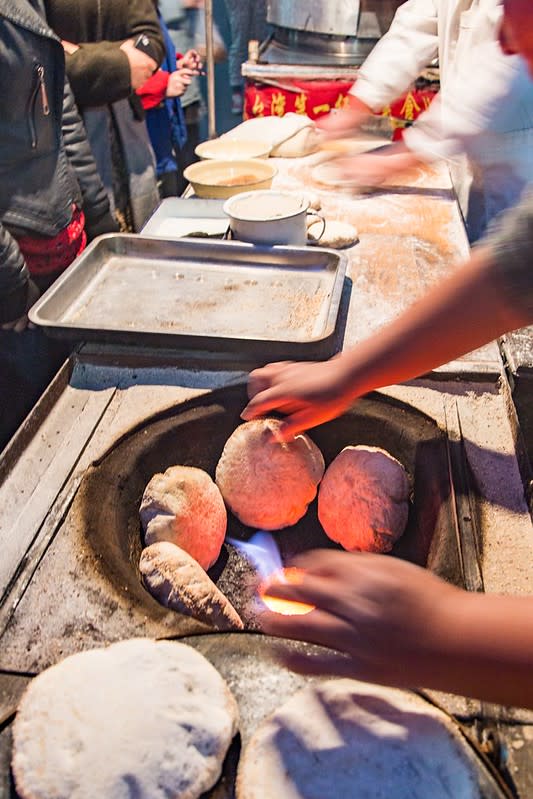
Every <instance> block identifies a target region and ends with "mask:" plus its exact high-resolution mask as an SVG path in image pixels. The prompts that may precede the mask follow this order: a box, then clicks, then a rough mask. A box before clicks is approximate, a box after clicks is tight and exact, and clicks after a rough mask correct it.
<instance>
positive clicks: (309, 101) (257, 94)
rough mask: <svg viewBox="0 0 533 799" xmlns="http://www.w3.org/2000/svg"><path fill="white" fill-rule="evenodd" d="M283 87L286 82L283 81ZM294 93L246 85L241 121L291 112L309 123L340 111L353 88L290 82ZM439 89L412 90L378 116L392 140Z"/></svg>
mask: <svg viewBox="0 0 533 799" xmlns="http://www.w3.org/2000/svg"><path fill="white" fill-rule="evenodd" d="M285 82H286V83H287V82H288V81H285ZM290 83H291V85H292V86H294V91H288V90H286V89H279V88H276V87H273V86H267V85H264V84H262V83H254V82H251V81H249V82H248V83H247V85H246V91H245V102H244V118H245V119H250V118H251V117H263V116H280V117H282V116H283V115H284V114H286V113H288V112H289V111H292V112H294V113H296V114H306V115H307V116H308V117H310V118H311V119H316V118H317V117H320V116H323V115H324V114H327V113H329V112H330V111H331V110H332V109H334V108H337V109H338V108H343V107H344V105H345V104H346V103H347V95H348V92H349V90H350V87H351V86H352V83H351V82H349V81H337V80H329V81H325V80H324V81H320V80H315V81H297V80H293V81H290ZM437 91H438V87H437V86H434V85H430V86H429V87H427V88H423V89H417V88H413V89H411V90H410V91H409V92H407V93H406V94H404V95H403V96H402V97H400V98H399V99H398V100H395V102H394V103H392V104H391V105H390V106H387V107H386V108H384V109H383V111H382V112H381V113H382V115H385V116H388V117H390V120H391V125H392V129H393V139H399V138H401V135H402V132H403V130H404V129H405V128H406V127H408V126H409V125H410V124H411V123H412V122H413V121H414V120H415V119H416V118H417V117H418V116H419V115H420V114H421V113H422V112H423V111H425V110H426V108H428V106H429V104H430V103H431V101H432V99H433V98H434V97H435V95H436V94H437Z"/></svg>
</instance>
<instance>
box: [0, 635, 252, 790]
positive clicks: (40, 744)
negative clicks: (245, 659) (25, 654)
mask: <svg viewBox="0 0 533 799" xmlns="http://www.w3.org/2000/svg"><path fill="white" fill-rule="evenodd" d="M237 728H238V708H237V704H236V702H235V699H234V698H233V695H232V693H231V691H230V690H229V688H228V686H227V685H226V683H225V681H224V680H223V678H222V677H221V675H220V674H219V673H218V671H217V670H216V669H215V668H214V667H213V666H212V665H211V664H210V663H209V661H208V660H206V658H204V656H203V655H201V654H200V653H199V652H197V651H196V650H195V649H193V648H192V647H190V646H186V645H185V644H180V643H176V642H174V641H152V640H149V639H147V638H136V639H132V640H129V641H121V642H120V643H117V644H113V645H112V646H109V647H107V648H105V649H92V650H89V651H87V652H82V653H80V654H77V655H72V656H71V657H68V658H66V659H65V660H63V661H62V662H61V663H58V664H57V665H55V666H52V667H51V668H49V669H47V670H46V671H44V672H42V673H41V674H40V675H39V676H38V677H36V678H35V679H34V680H33V681H32V682H31V683H30V685H29V687H28V689H27V690H26V693H25V694H24V696H23V697H22V700H21V703H20V705H19V709H18V712H17V716H16V719H15V722H14V725H13V759H12V768H13V774H14V777H15V784H16V788H17V792H18V795H19V796H20V797H21V799H73V797H76V799H95V797H102V799H104V797H105V799H123V797H125V796H130V797H131V796H135V797H136V799H197V797H199V796H201V795H202V794H203V793H204V792H205V791H207V790H209V789H210V788H211V787H212V786H213V785H214V784H215V783H216V781H217V780H218V778H219V776H220V773H221V771H222V765H223V762H224V758H225V756H226V752H227V750H228V748H229V745H230V743H231V741H232V738H233V736H234V735H235V733H236V731H237Z"/></svg>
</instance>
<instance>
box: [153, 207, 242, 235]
mask: <svg viewBox="0 0 533 799" xmlns="http://www.w3.org/2000/svg"><path fill="white" fill-rule="evenodd" d="M223 208H224V200H202V199H199V198H198V199H195V198H187V199H185V198H183V197H168V198H167V199H166V200H163V201H162V202H161V203H160V205H159V206H158V208H157V210H156V211H154V213H153V215H152V216H151V217H150V219H149V220H148V222H147V223H146V225H145V226H144V228H143V229H142V231H141V232H142V235H143V236H156V237H157V238H162V239H177V238H181V237H182V236H195V235H196V236H201V237H203V236H208V237H213V238H222V236H223V235H224V234H225V233H226V231H227V229H228V225H229V220H228V217H227V216H226V214H225V213H224V210H223Z"/></svg>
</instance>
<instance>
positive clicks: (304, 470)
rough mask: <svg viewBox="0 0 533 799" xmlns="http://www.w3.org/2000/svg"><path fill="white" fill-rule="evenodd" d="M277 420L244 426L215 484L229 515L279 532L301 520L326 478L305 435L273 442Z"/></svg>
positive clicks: (319, 455) (315, 449)
mask: <svg viewBox="0 0 533 799" xmlns="http://www.w3.org/2000/svg"><path fill="white" fill-rule="evenodd" d="M281 424H282V423H281V422H280V421H279V420H278V419H256V420H254V421H252V422H245V423H244V424H241V425H239V427H237V429H236V430H235V431H234V432H233V433H232V434H231V436H230V437H229V438H228V440H227V442H226V445H225V447H224V450H223V451H222V455H221V456H220V460H219V462H218V465H217V468H216V483H217V485H218V487H219V488H220V491H221V493H222V496H223V497H224V500H225V501H226V503H227V505H228V507H229V508H230V509H231V510H232V511H233V513H234V514H235V515H236V516H237V517H238V518H239V519H240V520H241V522H243V524H247V525H249V526H250V527H255V528H259V529H261V530H280V529H281V528H283V527H288V526H289V525H291V524H296V522H297V521H298V520H299V519H301V518H302V516H303V515H304V514H305V512H306V511H307V507H308V505H309V503H310V502H311V501H312V500H313V499H314V498H315V496H316V490H317V485H318V483H319V482H320V480H321V478H322V475H323V474H324V458H323V457H322V453H321V452H320V450H319V449H318V447H317V446H316V444H315V443H313V441H311V439H310V438H309V436H306V435H304V434H301V435H298V436H296V437H295V438H294V439H293V440H292V441H288V442H283V441H281V440H278V439H277V438H276V432H277V431H279V430H280V428H281Z"/></svg>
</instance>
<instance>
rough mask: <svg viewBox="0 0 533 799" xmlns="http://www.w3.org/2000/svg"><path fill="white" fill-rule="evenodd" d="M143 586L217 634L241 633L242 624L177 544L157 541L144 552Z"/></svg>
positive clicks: (234, 612)
mask: <svg viewBox="0 0 533 799" xmlns="http://www.w3.org/2000/svg"><path fill="white" fill-rule="evenodd" d="M139 571H140V572H141V579H142V582H143V585H144V586H145V587H146V588H147V589H148V591H149V592H150V593H151V594H152V596H153V597H154V599H157V601H158V602H159V603H160V604H161V605H164V606H165V607H166V608H170V609H171V610H176V611H178V613H184V614H185V615H187V616H192V617H193V618H195V619H198V621H202V622H204V623H205V624H210V625H211V626H212V627H214V628H215V629H216V630H242V629H243V627H244V625H243V623H242V620H241V618H240V616H239V614H238V613H237V611H236V610H235V608H234V607H233V605H232V604H231V603H230V602H229V600H228V599H226V597H225V596H224V594H223V593H222V592H221V591H219V590H218V588H217V587H216V585H215V584H214V582H213V581H212V580H210V578H209V577H208V576H207V574H206V573H205V571H204V570H203V569H202V567H201V566H200V565H199V564H198V563H197V562H196V561H195V560H194V558H192V557H191V556H190V555H188V554H187V552H185V550H183V549H180V547H177V546H176V545H175V544H171V543H170V542H168V541H158V542H157V543H156V544H152V545H151V546H149V547H146V548H145V549H143V551H142V553H141V559H140V561H139Z"/></svg>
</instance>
